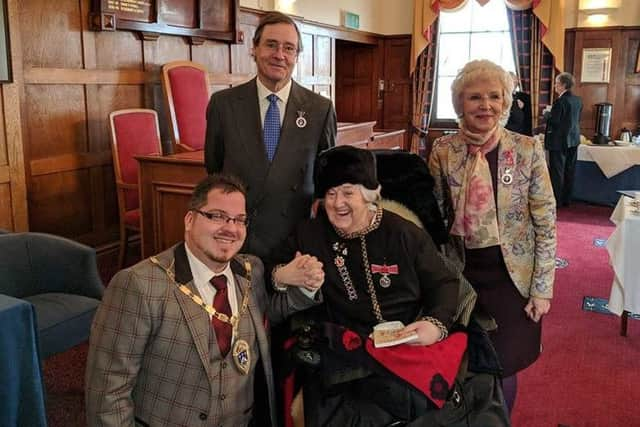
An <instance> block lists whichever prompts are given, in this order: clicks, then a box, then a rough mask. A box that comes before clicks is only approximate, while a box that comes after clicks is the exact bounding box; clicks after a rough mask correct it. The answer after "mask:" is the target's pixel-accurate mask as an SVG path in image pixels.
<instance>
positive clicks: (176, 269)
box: [85, 175, 324, 427]
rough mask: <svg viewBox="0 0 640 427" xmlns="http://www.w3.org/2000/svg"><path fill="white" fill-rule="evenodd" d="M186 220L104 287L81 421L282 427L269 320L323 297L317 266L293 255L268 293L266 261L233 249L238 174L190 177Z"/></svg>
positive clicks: (240, 210) (241, 225) (240, 206)
mask: <svg viewBox="0 0 640 427" xmlns="http://www.w3.org/2000/svg"><path fill="white" fill-rule="evenodd" d="M184 226H185V241H184V242H183V243H180V244H177V245H176V246H174V247H173V248H170V249H168V250H166V251H164V252H162V253H160V254H158V255H156V256H154V257H151V258H148V259H146V260H143V261H142V262H140V263H138V264H136V265H135V266H133V267H131V268H128V269H126V270H122V271H120V272H119V273H118V274H116V275H115V276H114V278H113V280H112V281H111V283H110V284H109V286H108V288H107V290H106V292H105V295H104V298H103V300H102V302H101V304H100V306H99V308H98V311H97V313H96V316H95V319H94V322H93V325H92V328H91V339H90V341H89V355H88V357H87V371H86V381H85V384H86V393H85V402H86V412H87V424H88V425H89V426H102V427H106V426H114V427H115V426H118V427H123V426H128V427H133V426H134V425H139V426H156V425H172V426H178V425H180V426H213V425H215V426H233V427H246V426H248V425H255V426H273V427H276V426H278V425H280V424H279V423H278V422H277V420H276V417H277V416H276V411H275V401H276V395H275V387H274V381H273V373H272V368H271V356H270V351H269V323H270V322H274V323H277V322H279V321H282V320H283V319H284V318H285V317H286V316H288V315H289V314H291V313H293V312H295V311H297V310H303V309H305V308H308V307H311V306H313V305H315V304H319V303H320V302H321V297H320V295H319V294H318V297H317V298H316V297H315V291H316V290H317V289H318V288H319V287H320V286H321V284H322V282H323V281H324V273H323V271H322V264H321V263H319V262H318V261H317V260H316V259H315V258H314V257H311V256H308V255H306V256H305V255H300V256H298V257H296V258H295V259H294V260H293V261H292V262H290V263H289V264H287V266H285V267H283V270H286V274H287V275H286V277H288V278H289V279H290V280H289V281H288V282H287V283H290V282H292V284H293V285H294V287H289V288H284V289H283V290H282V291H281V292H278V293H274V294H272V295H270V296H268V295H267V293H266V289H265V286H264V278H263V273H264V269H263V265H262V262H261V261H260V260H259V259H258V258H256V257H255V256H251V255H238V251H239V250H240V247H241V246H242V244H243V243H244V239H245V236H246V227H247V215H246V208H245V191H244V188H243V186H242V183H240V182H239V181H238V179H237V178H233V177H229V176H224V175H210V176H209V177H207V178H206V179H205V180H204V181H202V182H201V183H200V184H198V186H196V189H195V190H194V193H193V196H192V198H191V202H190V204H189V210H188V212H187V214H186V215H185V218H184ZM279 271H280V270H279ZM283 274H284V273H283ZM295 283H298V284H299V285H300V286H304V287H306V288H307V289H308V291H307V290H303V289H300V288H298V287H295ZM255 388H257V391H256V390H255ZM254 396H255V399H254ZM265 404H266V405H265ZM261 405H264V406H261ZM252 419H253V424H250V423H251V420H252Z"/></svg>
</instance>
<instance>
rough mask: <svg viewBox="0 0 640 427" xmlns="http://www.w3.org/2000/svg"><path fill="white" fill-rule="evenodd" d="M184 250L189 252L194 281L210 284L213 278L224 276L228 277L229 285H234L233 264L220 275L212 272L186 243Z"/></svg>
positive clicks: (228, 264)
mask: <svg viewBox="0 0 640 427" xmlns="http://www.w3.org/2000/svg"><path fill="white" fill-rule="evenodd" d="M184 248H185V250H186V252H187V258H188V259H189V266H190V267H191V274H192V275H193V281H194V282H196V283H209V281H210V280H211V278H212V277H213V276H218V275H220V274H224V275H225V276H226V277H227V283H233V272H232V271H231V263H229V262H228V263H227V265H226V266H225V268H224V270H222V271H221V272H218V273H214V272H213V271H211V269H210V268H209V267H207V266H206V265H205V263H203V262H202V261H200V260H199V259H198V257H196V256H195V255H194V254H193V252H191V250H189V246H188V245H187V243H186V242H185V244H184Z"/></svg>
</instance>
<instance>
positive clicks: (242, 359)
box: [233, 340, 251, 375]
mask: <svg viewBox="0 0 640 427" xmlns="http://www.w3.org/2000/svg"><path fill="white" fill-rule="evenodd" d="M233 362H234V363H235V364H236V368H238V370H239V371H240V373H241V374H242V375H247V374H248V373H249V368H250V367H251V353H250V351H249V344H248V343H247V342H246V341H245V340H237V341H236V343H235V344H234V345H233Z"/></svg>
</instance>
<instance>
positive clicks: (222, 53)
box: [191, 40, 231, 74]
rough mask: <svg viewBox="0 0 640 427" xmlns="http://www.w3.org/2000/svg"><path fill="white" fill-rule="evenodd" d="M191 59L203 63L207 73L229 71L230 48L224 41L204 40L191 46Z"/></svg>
mask: <svg viewBox="0 0 640 427" xmlns="http://www.w3.org/2000/svg"><path fill="white" fill-rule="evenodd" d="M191 49H192V56H193V61H195V62H199V63H200V64H202V65H204V66H205V67H206V69H207V70H208V71H209V73H218V74H229V73H231V48H230V45H229V44H227V43H224V42H219V41H215V40H206V41H205V42H204V43H203V44H201V45H199V46H192V48H191Z"/></svg>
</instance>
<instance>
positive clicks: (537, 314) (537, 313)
mask: <svg viewBox="0 0 640 427" xmlns="http://www.w3.org/2000/svg"><path fill="white" fill-rule="evenodd" d="M550 309H551V300H550V299H548V298H538V297H531V298H529V302H528V303H527V305H526V306H525V307H524V311H525V312H526V313H527V317H528V318H529V319H531V320H533V321H534V322H539V321H540V319H542V316H544V315H545V314H547V313H548V312H549V310H550Z"/></svg>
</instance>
